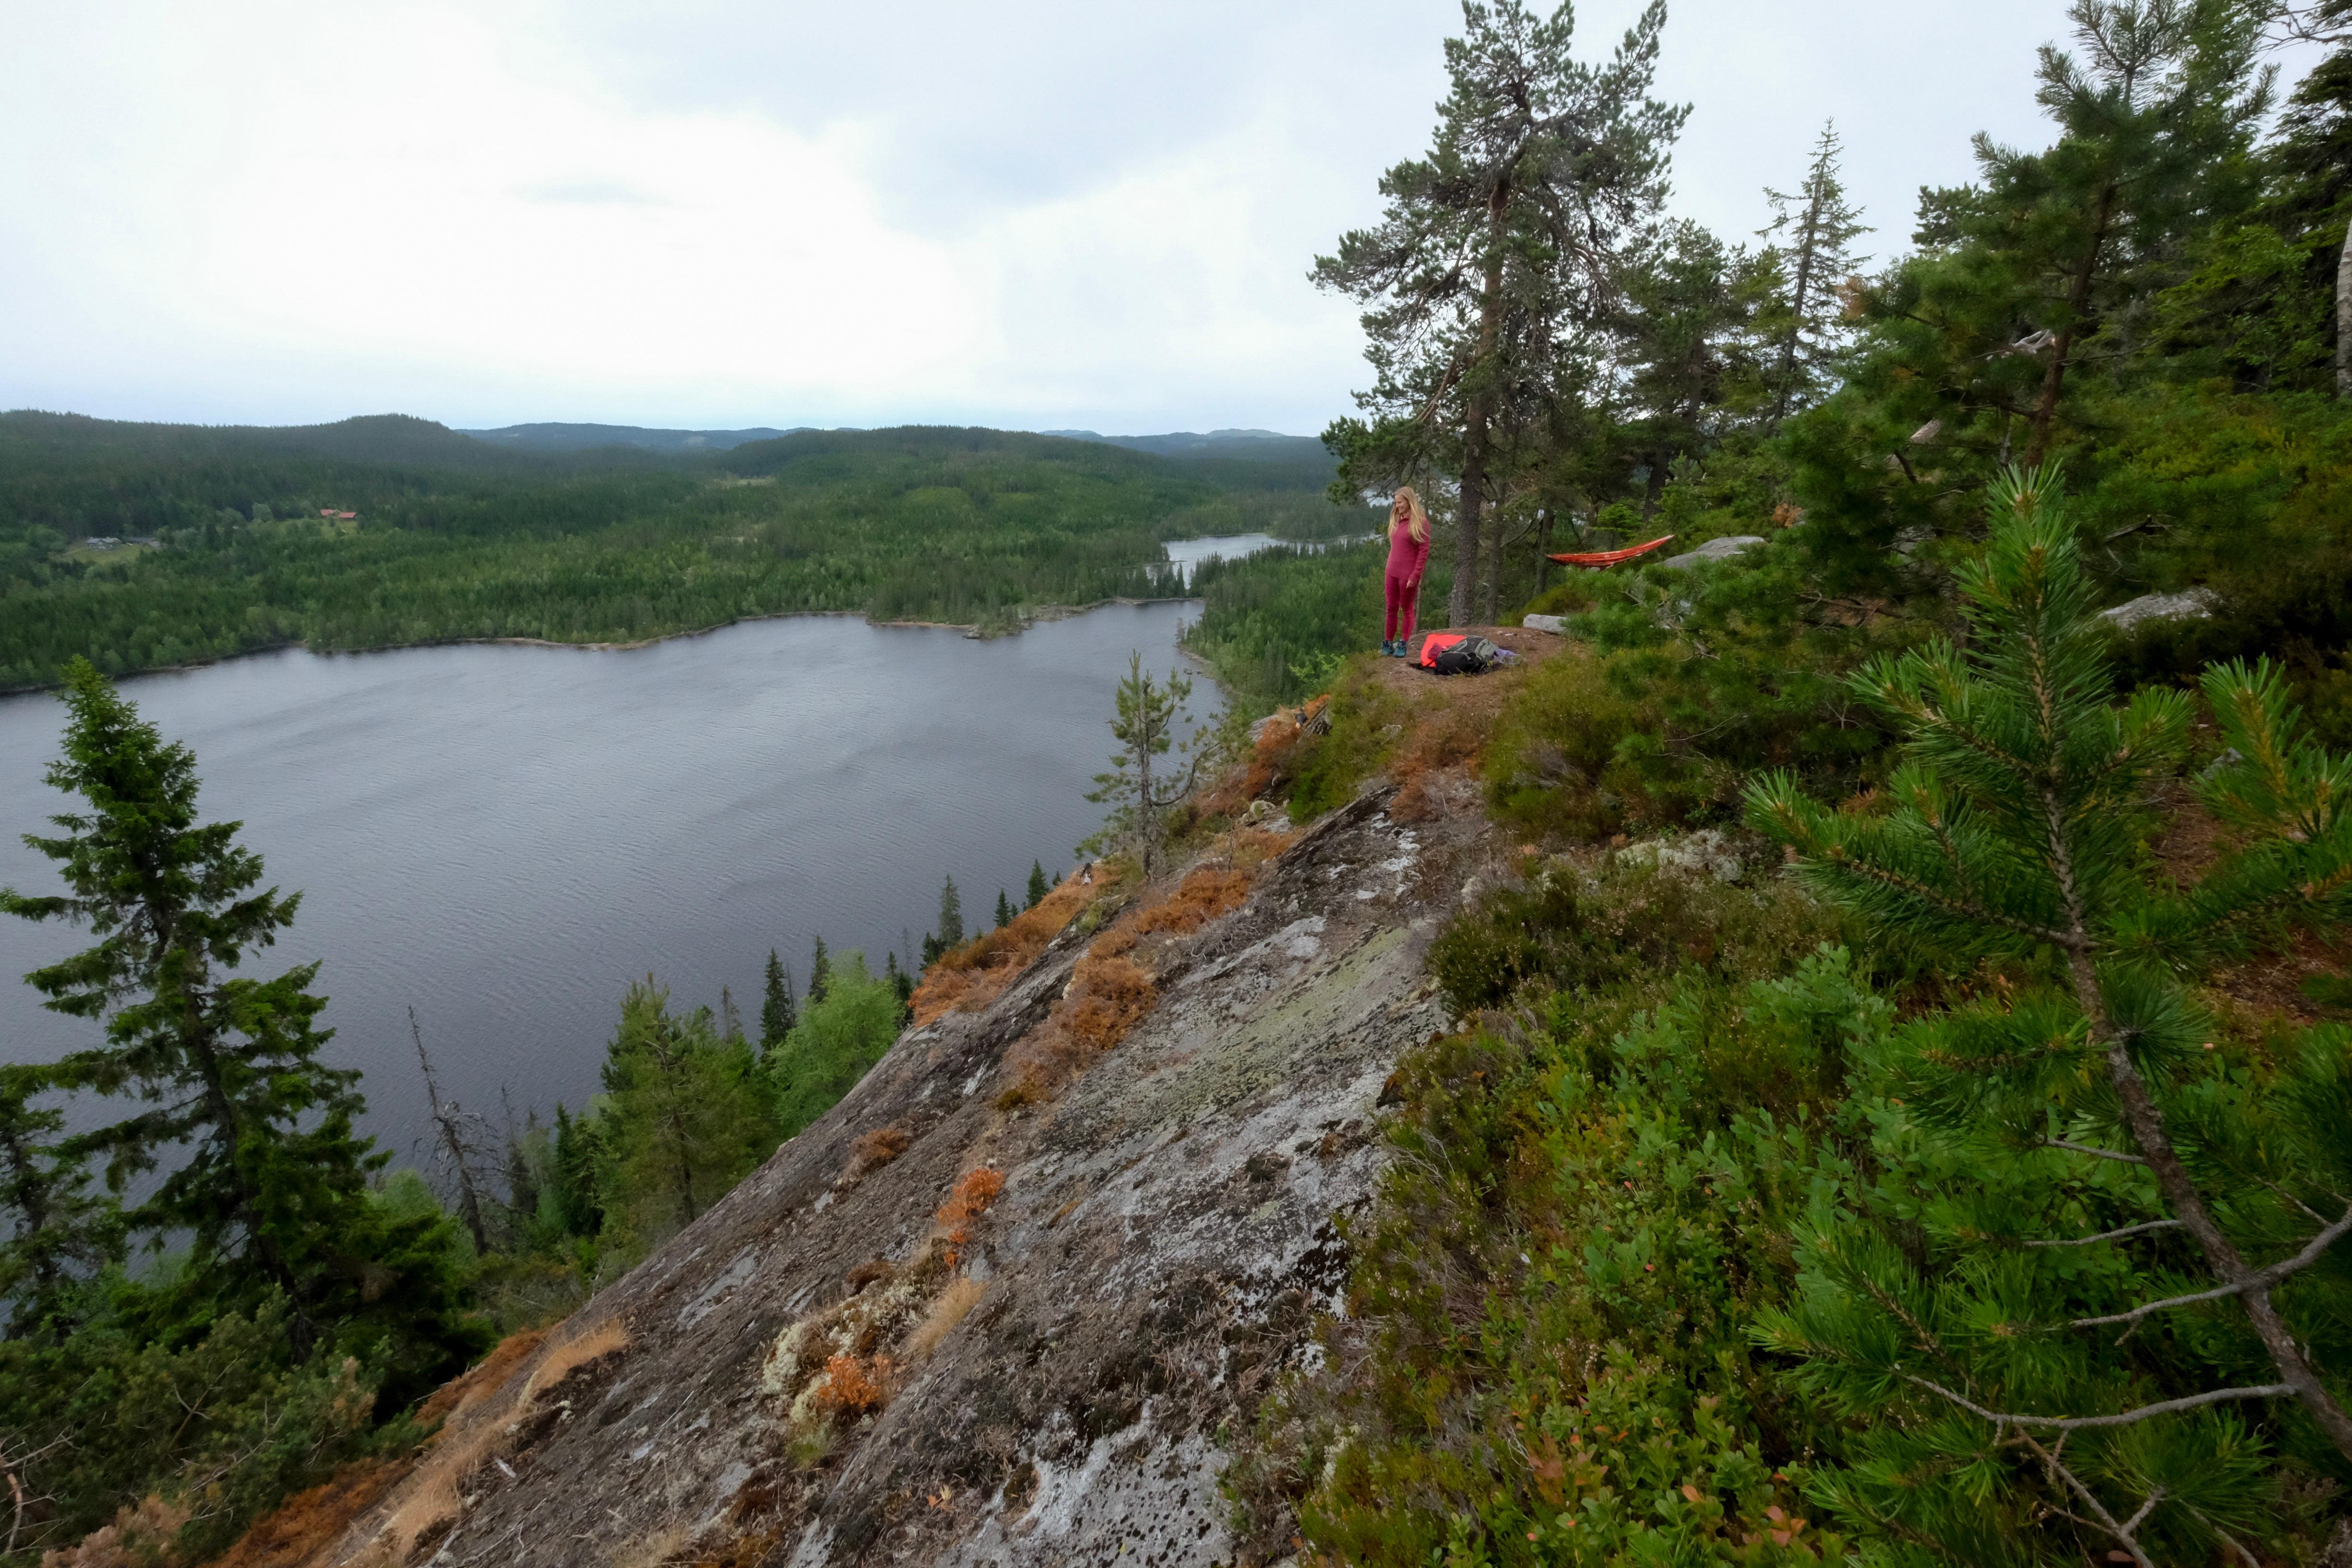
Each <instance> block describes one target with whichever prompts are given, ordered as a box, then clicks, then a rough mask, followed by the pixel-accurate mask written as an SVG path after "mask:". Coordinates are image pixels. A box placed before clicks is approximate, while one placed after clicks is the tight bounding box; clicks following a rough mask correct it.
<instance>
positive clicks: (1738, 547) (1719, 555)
mask: <svg viewBox="0 0 2352 1568" xmlns="http://www.w3.org/2000/svg"><path fill="white" fill-rule="evenodd" d="M1763 542H1764V537H1763V535H1761V534H1757V533H1734V534H1727V535H1726V536H1725V537H1723V538H1721V539H1710V540H1708V541H1707V542H1706V543H1705V544H1702V545H1700V546H1699V547H1698V548H1697V549H1696V550H1689V551H1685V552H1683V553H1682V554H1680V555H1669V556H1667V557H1666V558H1665V559H1664V561H1661V562H1660V563H1658V564H1659V565H1661V566H1665V567H1670V568H1672V569H1673V570H1675V571H1676V572H1680V571H1683V570H1685V569H1686V568H1688V567H1692V566H1697V565H1700V564H1703V563H1706V562H1710V561H1728V560H1730V559H1731V558H1732V557H1733V556H1735V555H1737V554H1738V553H1739V552H1741V551H1743V550H1747V549H1750V548H1752V547H1754V546H1756V545H1759V544H1761V543H1763Z"/></svg>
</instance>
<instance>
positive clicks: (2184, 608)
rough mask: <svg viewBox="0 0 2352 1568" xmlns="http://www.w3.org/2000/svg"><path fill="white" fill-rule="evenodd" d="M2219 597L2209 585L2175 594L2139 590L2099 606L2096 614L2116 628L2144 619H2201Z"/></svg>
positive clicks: (2218, 600) (2210, 610)
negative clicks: (2116, 602) (2106, 607)
mask: <svg viewBox="0 0 2352 1568" xmlns="http://www.w3.org/2000/svg"><path fill="white" fill-rule="evenodd" d="M2220 603H2221V597H2220V595H2217V594H2215V593H2214V592H2213V590H2212V589H2210V588H2188V589H2184V590H2182V591H2181V592H2180V593H2178V594H2142V595H2140V596H2139V597H2138V598H2137V599H2127V600H2126V601H2125V602H2124V603H2122V604H2120V605H2116V607H2115V608H2114V609H2112V610H2101V611H2100V612H2099V618H2100V619H2101V620H2103V621H2105V622H2107V623H2108V624H2109V625H2111V626H2114V627H2115V628H2116V630H2118V631H2129V630H2131V628H2132V627H2134V626H2138V625H2139V624H2140V623H2141V622H2143V621H2201V620H2204V619H2206V618H2208V617H2209V616H2211V615H2212V614H2213V607H2214V605H2218V604H2220Z"/></svg>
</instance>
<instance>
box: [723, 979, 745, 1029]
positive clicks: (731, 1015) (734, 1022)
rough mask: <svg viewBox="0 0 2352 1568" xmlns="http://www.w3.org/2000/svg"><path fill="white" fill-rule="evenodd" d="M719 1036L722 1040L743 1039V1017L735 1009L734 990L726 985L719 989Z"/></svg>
mask: <svg viewBox="0 0 2352 1568" xmlns="http://www.w3.org/2000/svg"><path fill="white" fill-rule="evenodd" d="M719 1037H720V1038H722V1039H729V1040H740V1039H742V1038H743V1037H744V1035H743V1015H742V1014H741V1013H740V1012H739V1011H738V1010H737V1009H736V1006H735V993H734V990H733V989H732V988H731V987H730V986H726V985H721V986H719Z"/></svg>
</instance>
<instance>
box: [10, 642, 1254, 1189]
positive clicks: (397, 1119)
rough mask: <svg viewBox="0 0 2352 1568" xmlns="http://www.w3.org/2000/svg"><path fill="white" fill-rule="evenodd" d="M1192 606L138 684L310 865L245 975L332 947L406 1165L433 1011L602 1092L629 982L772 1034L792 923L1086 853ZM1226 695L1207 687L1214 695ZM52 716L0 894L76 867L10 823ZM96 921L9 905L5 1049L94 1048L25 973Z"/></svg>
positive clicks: (469, 1033) (437, 657) (136, 690)
mask: <svg viewBox="0 0 2352 1568" xmlns="http://www.w3.org/2000/svg"><path fill="white" fill-rule="evenodd" d="M1196 613H1197V606H1195V605H1179V604H1157V605H1108V606H1105V607H1103V608H1100V609H1096V610H1092V611H1089V612H1087V614H1085V615H1082V616H1072V617H1070V618H1069V619H1066V620H1060V621H1051V622H1047V623H1045V624H1044V625H1041V626H1034V627H1033V628H1031V629H1030V630H1028V631H1026V632H1024V633H1022V634H1021V635H1020V636H1018V637H1003V638H998V639H994V640H990V641H984V642H983V641H975V640H971V639H969V638H966V637H964V636H962V635H961V633H959V632H957V631H954V630H952V629H946V628H927V627H901V626H869V625H867V624H866V622H864V621H863V620H860V619H856V618H855V617H851V616H795V617H791V618H785V619H778V620H766V621H753V622H747V623H745V624H742V625H740V626H730V627H727V628H725V629H723V630H720V631H716V632H711V633H708V634H705V635H702V636H698V637H678V638H674V639H672V640H669V641H667V642H662V643H658V644H656V645H654V646H652V647H643V648H634V649H628V650H623V651H591V650H585V649H577V648H559V647H504V646H462V647H424V648H407V649H399V650H394V651H391V652H385V653H373V654H343V655H318V654H312V653H308V652H304V651H301V650H299V649H296V650H288V651H285V652H280V653H273V654H266V655H261V656H258V657H255V658H241V659H236V660H232V661H229V662H227V663H224V664H218V665H213V666H210V667H207V668H201V669H193V670H186V671H178V672H173V673H168V674H158V675H144V676H139V677H135V678H133V679H128V680H126V681H124V682H123V683H122V689H123V691H124V693H125V695H127V696H129V697H130V698H131V700H134V701H135V702H137V703H138V705H139V707H140V710H141V712H142V716H143V717H145V718H146V719H148V720H149V721H152V722H153V723H155V724H156V725H157V726H158V727H159V728H160V729H161V730H162V731H163V734H164V735H165V736H166V737H167V738H169V739H172V740H177V741H184V742H186V743H187V744H188V745H189V746H191V747H192V748H193V749H194V752H195V754H196V763H197V771H198V773H199V775H200V776H201V777H202V779H203V781H204V792H203V795H202V796H201V806H202V814H203V819H204V820H206V821H214V820H218V819H220V818H223V817H229V818H237V819H241V820H242V821H243V822H244V824H245V827H244V831H243V834H242V836H241V837H242V842H243V843H245V844H246V845H247V847H251V848H253V849H256V850H258V851H259V852H260V853H261V854H262V855H263V857H264V858H266V860H267V861H268V880H269V881H270V882H274V883H276V884H278V886H280V887H283V888H287V889H296V888H299V889H302V891H303V900H302V908H301V912H300V915H299V919H298V920H297V921H296V923H295V925H294V927H293V928H292V930H291V931H289V933H288V934H287V936H286V937H285V938H284V939H283V940H281V941H280V942H279V943H278V946H277V947H276V948H274V949H269V950H265V951H264V952H261V953H260V954H259V955H258V956H257V957H256V958H251V959H248V961H247V966H246V971H245V972H246V973H277V972H278V971H279V970H281V969H283V968H285V967H287V966H289V965H290V964H293V963H300V962H306V961H308V960H311V959H323V960H325V961H326V967H325V968H324V969H323V970H322V971H321V972H320V977H319V982H318V986H319V989H320V991H322V992H323V993H324V994H327V995H328V996H329V997H330V998H331V1001H330V1004H329V1005H328V1007H327V1010H326V1014H325V1021H326V1023H328V1024H329V1025H331V1026H332V1027H333V1028H334V1029H335V1031H336V1037H335V1039H334V1041H333V1042H332V1043H331V1045H330V1046H329V1047H328V1049H327V1052H326V1056H327V1058H328V1059H330V1060H331V1061H332V1062H333V1063H335V1064H337V1065H340V1066H350V1067H357V1068H362V1069H363V1070H364V1071H365V1073H366V1075H367V1077H366V1090H367V1095H368V1100H369V1106H370V1110H369V1116H368V1121H367V1123H366V1127H367V1130H368V1131H372V1132H373V1133H375V1134H376V1135H377V1137H378V1138H379V1139H380V1140H381V1141H382V1142H383V1146H385V1147H387V1148H390V1149H392V1150H394V1152H396V1153H398V1154H400V1155H402V1156H404V1157H405V1156H407V1155H409V1154H410V1153H411V1152H412V1144H413V1142H414V1141H415V1139H417V1138H418V1137H420V1136H421V1135H422V1133H423V1130H424V1121H425V1113H424V1089H423V1086H422V1083H421V1081H420V1079H419V1078H418V1075H417V1070H416V1061H415V1050H414V1048H413V1047H412V1046H411V1045H410V1042H409V1035H408V1016H407V1011H406V1010H407V1009H408V1008H409V1007H411V1006H414V1007H415V1009H416V1016H417V1021H418V1023H419V1025H420V1026H421V1027H422V1029H423V1032H424V1037H425V1045H426V1047H428V1048H429V1049H430V1050H431V1051H432V1053H433V1057H434V1065H435V1068H436V1071H437V1072H438V1073H439V1074H440V1075H441V1077H442V1079H443V1093H444V1094H445V1095H447V1094H454V1095H456V1096H457V1097H458V1098H459V1099H460V1100H463V1101H464V1102H465V1103H466V1105H467V1106H468V1107H470V1108H474V1109H478V1110H483V1111H485V1112H487V1113H488V1114H489V1115H490V1116H491V1117H492V1119H493V1121H496V1120H497V1118H498V1116H499V1093H500V1090H501V1089H505V1090H507V1091H508V1092H509V1095H510V1097H511V1100H512V1102H513V1106H514V1110H515V1113H516V1114H517V1115H518V1116H520V1115H521V1114H522V1112H523V1111H524V1110H525V1109H526V1108H536V1109H537V1110H540V1111H541V1113H542V1114H545V1113H546V1112H548V1111H550V1110H551V1109H552V1108H553V1106H554V1104H555V1102H556V1101H557V1100H564V1101H566V1102H567V1103H570V1104H572V1105H574V1106H577V1105H579V1104H580V1103H581V1102H582V1101H583V1100H586V1099H587V1098H588V1096H589V1095H591V1094H592V1093H593V1092H594V1091H595V1089H596V1068H597V1066H598V1064H599V1062H600V1061H601V1060H602V1058H603V1055H604V1043H605V1041H606V1040H607V1039H609V1038H610V1037H611V1036H612V1032H613V1026H614V1020H615V1018H616V1017H617V1016H618V1009H619V1003H620V998H621V994H622V992H623V991H624V990H625V988H626V986H627V985H628V984H629V982H630V981H631V980H632V979H633V978H641V977H643V976H644V975H646V974H647V973H652V974H653V975H655V976H656V978H657V979H658V980H659V981H661V982H662V983H663V984H667V985H668V986H669V987H670V988H671V994H672V998H673V1001H674V1002H675V1003H683V1004H687V1005H700V1004H709V1005H712V1006H716V1005H718V1004H719V988H720V987H721V986H722V985H725V986H730V987H732V989H733V993H734V997H735V1000H736V1003H737V1005H739V1006H740V1008H741V1009H742V1012H743V1015H744V1017H745V1020H746V1023H747V1026H749V1027H750V1028H751V1030H752V1031H753V1032H754V1033H756V1032H757V1029H758V1016H759V1005H760V988H761V967H762V965H763V964H764V963H765V962H766V959H767V955H768V950H769V949H770V948H771V947H773V948H776V949H777V950H779V951H780V952H782V954H783V956H784V958H785V960H786V961H787V962H788V963H790V964H791V965H792V970H793V976H794V979H795V983H796V988H797V987H798V985H800V984H804V983H805V982H806V979H807V975H808V957H809V948H810V944H811V942H813V940H814V938H815V937H816V936H817V935H819V934H820V933H822V934H823V935H824V940H825V942H826V945H827V946H828V947H829V948H831V949H832V950H833V952H834V953H835V956H836V957H838V956H839V955H840V954H841V953H842V952H844V951H845V950H847V949H862V950H863V951H864V952H866V954H867V955H868V957H869V958H870V959H871V960H872V963H873V967H874V968H875V969H876V970H877V971H878V970H879V969H880V968H881V967H882V961H883V955H884V953H885V952H888V951H893V950H895V951H896V952H898V954H899V957H900V959H901V961H902V962H903V961H904V960H905V959H906V958H907V956H908V943H909V942H920V940H921V939H922V936H923V933H924V932H925V931H928V930H929V929H930V928H931V926H932V925H933V924H934V922H935V921H936V919H937V916H938V911H939V897H940V880H941V879H942V878H943V877H945V876H948V875H952V876H953V877H954V878H955V879H956V885H957V887H958V888H959V889H961V893H962V898H963V910H964V922H965V928H966V930H967V931H978V930H980V929H982V927H983V926H984V925H985V924H987V923H988V922H989V921H990V918H991V911H992V910H993V908H994V906H995V902H996V894H997V889H1000V888H1002V889H1005V890H1006V891H1007V892H1008V893H1010V894H1011V895H1012V896H1013V899H1014V900H1015V901H1016V902H1018V901H1019V900H1020V899H1021V896H1022V889H1023V887H1024V884H1025V882H1026V881H1027V879H1028V876H1029V867H1030V863H1031V861H1032V860H1033V859H1034V860H1041V861H1043V862H1044V864H1045V869H1046V872H1047V873H1048V874H1049V875H1052V874H1056V873H1059V872H1061V871H1063V870H1066V869H1067V868H1069V867H1071V866H1072V865H1074V864H1075V861H1076V858H1075V856H1074V854H1073V848H1072V847H1073V846H1074V845H1076V843H1077V841H1078V840H1079V839H1081V838H1083V837H1086V836H1087V834H1089V833H1091V832H1092V831H1093V830H1094V828H1095V826H1096V825H1097V823H1098V822H1099V821H1100V820H1101V816H1102V808H1101V807H1100V806H1097V805H1092V804H1090V803H1088V802H1087V800H1086V799H1085V798H1084V797H1085V793H1086V791H1087V789H1088V788H1089V787H1090V781H1091V779H1092V777H1093V775H1094V774H1095V773H1097V772H1099V771H1101V770H1102V769H1103V768H1105V767H1106V766H1108V758H1109V752H1110V751H1111V747H1112V744H1113V742H1112V740H1111V735H1110V731H1109V729H1108V719H1109V716H1110V712H1111V699H1112V689H1113V687H1114V686H1115V685H1116V683H1117V681H1118V678H1119V676H1120V675H1122V674H1123V673H1124V672H1125V670H1126V668H1127V662H1128V655H1129V650H1131V649H1140V650H1141V651H1142V653H1143V655H1144V658H1145V660H1146V663H1147V664H1148V665H1149V666H1150V668H1155V669H1159V670H1162V671H1165V670H1167V669H1169V668H1171V667H1174V666H1176V665H1178V663H1179V662H1180V656H1179V655H1178V654H1177V652H1176V647H1175V639H1176V635H1177V632H1178V630H1179V629H1180V627H1181V626H1183V625H1184V624H1185V623H1186V622H1187V621H1189V620H1190V619H1191V618H1192V616H1193V615H1194V614H1196ZM1218 705H1219V698H1218V695H1217V692H1216V689H1215V686H1214V683H1213V682H1212V681H1210V680H1208V679H1205V678H1202V679H1199V680H1197V681H1196V683H1195V686H1194V689H1193V700H1192V710H1193V713H1194V715H1195V717H1196V718H1200V719H1206V718H1208V717H1210V716H1212V715H1213V712H1214V710H1216V708H1217V707H1218ZM63 715H64V706H63V704H62V703H61V702H59V701H58V700H57V699H56V698H55V697H53V696H48V695H31V696H18V697H10V698H5V699H0V884H5V885H7V886H11V887H14V888H16V889H19V890H21V891H24V892H28V893H33V892H50V891H55V890H58V881H57V879H56V874H55V868H54V867H53V866H52V864H51V862H49V861H48V860H47V858H43V857H42V856H40V855H38V854H37V853H35V852H34V851H32V850H31V849H28V848H26V847H25V846H24V845H23V843H22V842H21V841H20V838H19V836H20V835H21V834H23V833H26V832H28V831H41V830H45V829H46V826H47V825H46V823H45V821H44V820H43V819H44V818H45V817H46V816H48V815H49V814H50V813H52V812H55V811H59V810H64V809H68V802H67V798H66V797H65V796H63V795H59V794H58V792H57V791H55V790H52V789H50V788H49V787H48V786H47V784H45V783H44V782H43V778H42V775H43V773H44V772H45V770H46V768H47V764H48V763H49V761H50V759H52V758H53V757H55V756H56V755H57V753H58V735H59V731H60V728H61V725H62V722H63ZM77 804H78V803H77ZM87 941H88V939H87V937H86V936H84V935H83V934H82V933H80V932H79V931H76V930H74V929H72V928H68V927H64V926H59V925H34V924H32V923H30V922H27V921H16V920H6V921H0V1059H7V1060H14V1061H25V1060H36V1059H47V1058H55V1057H57V1056H58V1055H61V1054H62V1053H64V1052H65V1051H67V1050H69V1049H73V1048H77V1047H82V1046H85V1045H89V1044H93V1043H96V1041H97V1040H98V1039H99V1037H100V1036H99V1029H98V1026H96V1025H95V1024H89V1023H85V1022H82V1021H79V1020H76V1019H69V1018H63V1017H59V1016H57V1015H55V1014H51V1013H48V1012H47V1011H45V1010H43V1009H42V1008H41V1007H40V1005H39V998H38V995H37V994H36V993H35V992H34V991H33V990H32V988H31V987H29V986H26V985H23V984H17V983H16V977H17V976H19V975H21V974H23V973H25V972H26V970H28V969H31V968H34V967H35V966H37V965H38V964H41V963H49V962H53V961H54V960H56V959H57V958H58V957H61V956H63V955H64V954H66V953H68V952H74V951H77V950H79V948H80V947H82V946H84V945H87Z"/></svg>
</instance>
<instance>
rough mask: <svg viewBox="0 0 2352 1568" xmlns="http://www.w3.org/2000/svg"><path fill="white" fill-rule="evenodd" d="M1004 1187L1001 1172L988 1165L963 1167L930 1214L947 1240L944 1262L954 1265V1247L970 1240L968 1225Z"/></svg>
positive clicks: (987, 1209) (990, 1203) (971, 1223)
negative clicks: (960, 1174)
mask: <svg viewBox="0 0 2352 1568" xmlns="http://www.w3.org/2000/svg"><path fill="white" fill-rule="evenodd" d="M1003 1191H1004V1173H1003V1172H1002V1171H1000V1170H997V1169H996V1168H995V1167H994V1166H992V1165H979V1166H975V1167H974V1168H972V1169H971V1170H969V1171H966V1172H965V1173H963V1175H962V1177H961V1179H959V1180H958V1181H957V1183H956V1184H955V1185H954V1186H952V1187H950V1188H949V1189H948V1195H947V1197H946V1199H945V1200H944V1201H942V1202H941V1203H940V1207H939V1212H938V1213H937V1214H935V1215H932V1216H931V1217H932V1218H933V1219H935V1220H937V1221H938V1222H939V1226H940V1235H941V1236H942V1237H945V1238H946V1240H947V1243H948V1253H947V1262H948V1266H949V1267H950V1268H953V1267H954V1266H955V1261H956V1249H957V1248H959V1247H963V1246H964V1245H966V1244H967V1243H969V1242H970V1241H971V1227H972V1225H973V1223H974V1222H975V1221H977V1220H978V1219H979V1218H980V1216H981V1215H984V1214H986V1213H987V1212H988V1211H989V1209H990V1208H991V1207H992V1206H993V1205H994V1204H995V1203H996V1200H997V1198H998V1197H999V1196H1000V1195H1002V1194H1003Z"/></svg>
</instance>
